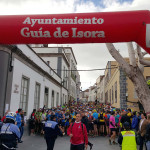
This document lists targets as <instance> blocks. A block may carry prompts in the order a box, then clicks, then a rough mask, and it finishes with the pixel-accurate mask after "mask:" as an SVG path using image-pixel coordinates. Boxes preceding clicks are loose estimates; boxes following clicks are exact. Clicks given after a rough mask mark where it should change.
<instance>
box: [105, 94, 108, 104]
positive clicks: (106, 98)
mask: <svg viewBox="0 0 150 150" xmlns="http://www.w3.org/2000/svg"><path fill="white" fill-rule="evenodd" d="M107 102H108V91H107V92H106V93H105V103H107Z"/></svg>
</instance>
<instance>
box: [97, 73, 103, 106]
mask: <svg viewBox="0 0 150 150" xmlns="http://www.w3.org/2000/svg"><path fill="white" fill-rule="evenodd" d="M96 86H97V100H98V101H99V102H100V103H105V76H104V75H102V76H99V77H98V78H97V79H96Z"/></svg>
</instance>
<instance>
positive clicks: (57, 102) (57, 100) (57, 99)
mask: <svg viewBox="0 0 150 150" xmlns="http://www.w3.org/2000/svg"><path fill="white" fill-rule="evenodd" d="M58 105H59V93H57V98H56V107H57V106H58Z"/></svg>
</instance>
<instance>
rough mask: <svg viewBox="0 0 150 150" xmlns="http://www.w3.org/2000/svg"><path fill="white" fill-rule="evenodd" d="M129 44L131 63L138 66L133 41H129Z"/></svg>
mask: <svg viewBox="0 0 150 150" xmlns="http://www.w3.org/2000/svg"><path fill="white" fill-rule="evenodd" d="M127 46H128V53H129V60H130V65H132V66H133V67H136V59H135V51H134V48H133V44H132V42H128V43H127Z"/></svg>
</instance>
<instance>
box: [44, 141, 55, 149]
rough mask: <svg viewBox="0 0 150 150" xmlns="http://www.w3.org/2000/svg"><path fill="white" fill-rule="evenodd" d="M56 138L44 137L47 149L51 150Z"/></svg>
mask: <svg viewBox="0 0 150 150" xmlns="http://www.w3.org/2000/svg"><path fill="white" fill-rule="evenodd" d="M55 140H56V138H46V144H47V150H53V149H54V144H55Z"/></svg>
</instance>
